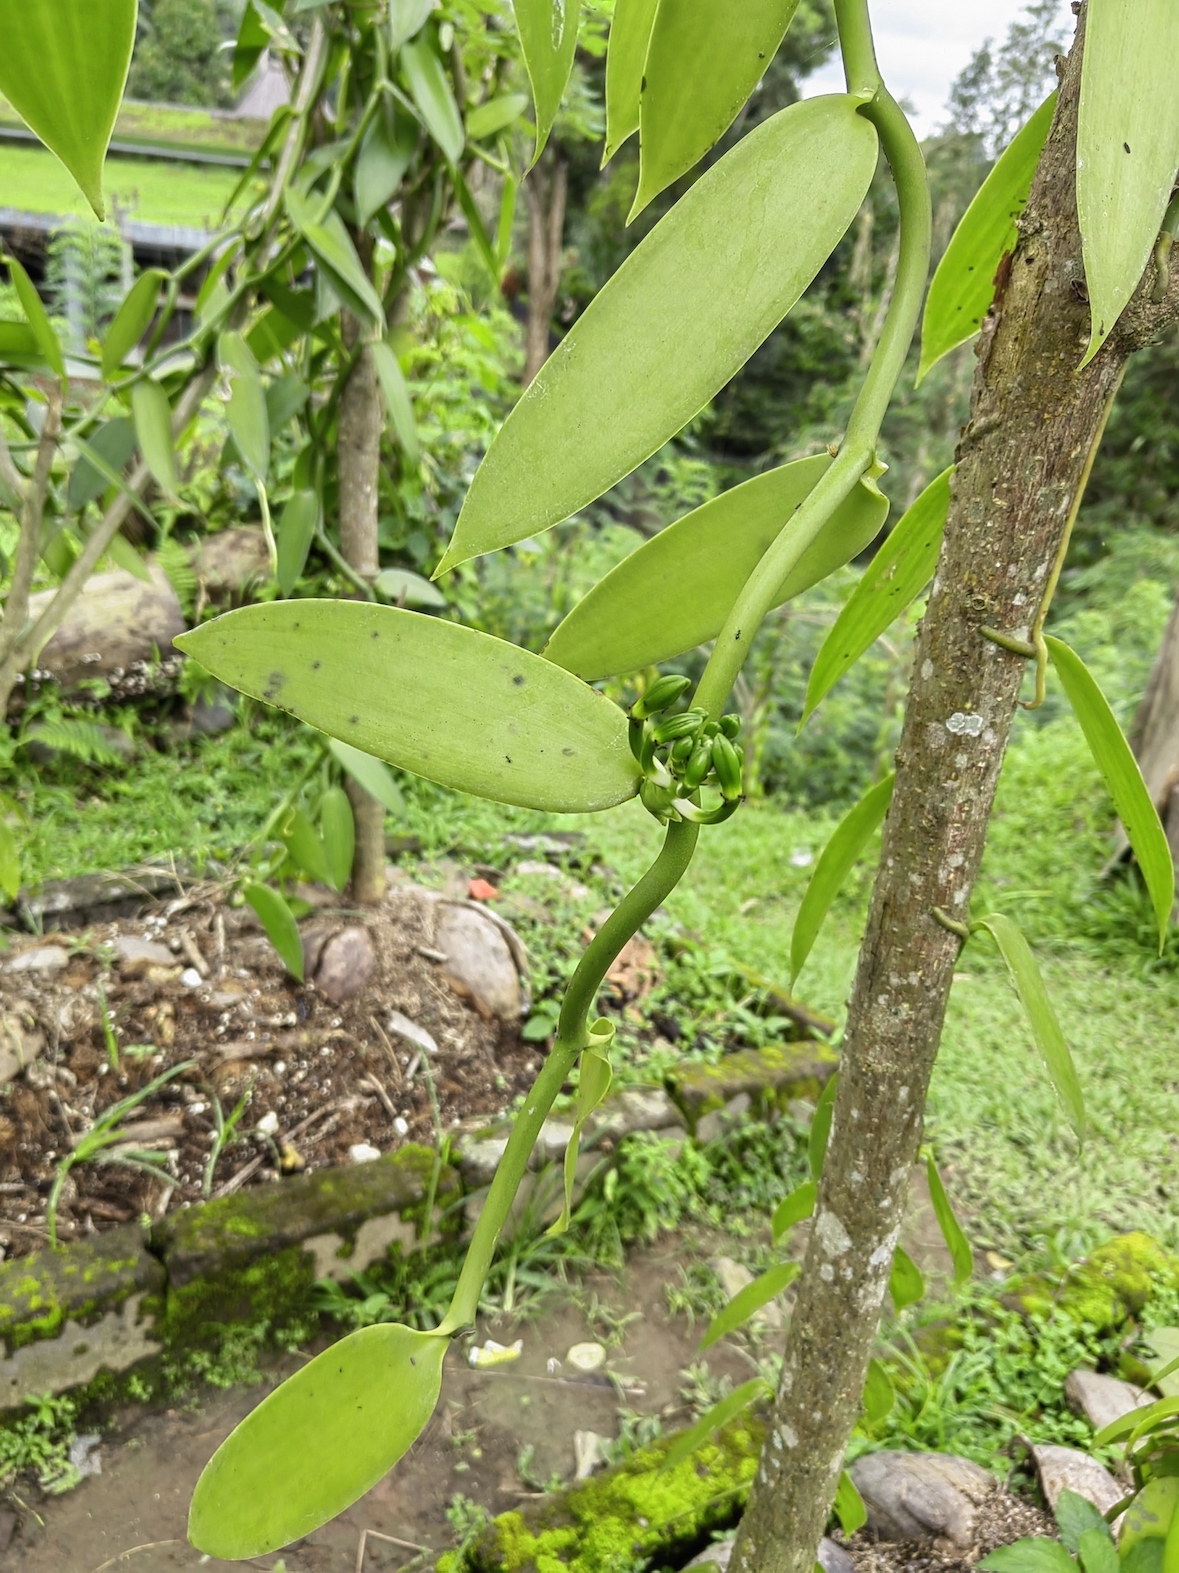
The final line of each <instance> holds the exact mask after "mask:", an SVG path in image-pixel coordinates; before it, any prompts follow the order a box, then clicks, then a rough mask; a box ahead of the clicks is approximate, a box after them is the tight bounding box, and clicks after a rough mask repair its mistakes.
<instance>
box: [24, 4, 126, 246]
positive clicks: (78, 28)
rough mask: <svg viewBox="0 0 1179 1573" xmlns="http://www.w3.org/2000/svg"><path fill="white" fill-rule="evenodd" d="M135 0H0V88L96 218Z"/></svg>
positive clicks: (102, 210)
mask: <svg viewBox="0 0 1179 1573" xmlns="http://www.w3.org/2000/svg"><path fill="white" fill-rule="evenodd" d="M137 9H138V8H137V5H136V0H2V3H0V39H3V46H2V47H0V93H3V94H4V96H5V98H7V99H8V102H9V103H10V104H11V105H12V107H13V109H15V110H16V112H17V114H18V115H19V116H20V117H21V119H22V120H23V121H24V122H25V124H26V125H27V126H28V127H29V129H30V130H31V131H35V132H36V134H37V135H38V136H39V137H40V138H41V140H42V142H44V144H45V146H46V147H47V148H50V149H51V150H52V151H53V152H54V153H56V154H57V156H58V158H59V159H60V160H61V161H62V163H63V164H64V165H65V167H66V168H67V169H68V170H69V172H70V174H71V175H73V177H74V179H75V180H76V181H77V182H78V185H79V186H80V187H81V188H82V194H83V195H84V196H85V198H86V200H87V202H89V204H90V206H91V207H92V208H93V209H94V211H95V213H96V214H97V215H98V217H99V218H100V219H102V218H105V217H106V209H105V206H104V203H103V197H102V164H103V159H104V158H105V157H106V149H107V144H108V143H109V141H110V138H111V132H112V131H113V130H114V125H115V116H116V115H117V114H118V112H119V104H120V103H121V101H122V98H123V86H124V84H125V82H126V80H127V70H128V68H129V66H130V64H131V50H132V47H133V45H134V43H135V19H136V13H137Z"/></svg>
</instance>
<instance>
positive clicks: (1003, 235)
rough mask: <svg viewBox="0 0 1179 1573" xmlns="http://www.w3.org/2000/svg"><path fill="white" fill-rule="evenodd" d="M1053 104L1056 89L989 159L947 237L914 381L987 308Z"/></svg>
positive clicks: (969, 334)
mask: <svg viewBox="0 0 1179 1573" xmlns="http://www.w3.org/2000/svg"><path fill="white" fill-rule="evenodd" d="M1055 110H1056V94H1055V93H1050V94H1049V96H1048V97H1047V98H1046V99H1045V100H1044V102H1043V103H1042V104H1041V105H1040V107H1039V109H1037V110H1036V112H1035V114H1034V115H1033V116H1032V118H1031V119H1030V120H1029V121H1028V122H1027V124H1026V125H1025V126H1023V127H1022V128H1021V129H1020V130H1019V131H1017V132H1016V134H1015V136H1014V137H1013V138H1012V140H1011V142H1010V143H1009V144H1008V146H1007V147H1006V149H1005V150H1004V151H1003V153H1002V154H1001V155H1000V156H999V158H998V159H997V160H996V161H995V164H994V167H993V168H992V170H991V172H990V174H989V175H988V176H987V178H986V179H985V180H984V181H983V183H982V185H981V186H980V188H979V190H978V192H977V193H976V195H975V197H974V200H973V202H971V204H970V206H969V207H968V208H967V209H966V212H965V213H964V214H963V215H962V219H961V221H960V223H959V225H958V228H957V229H956V230H955V231H954V233H953V235H952V236H951V237H950V244H949V245H948V246H947V247H946V249H945V251H944V252H943V254H942V260H941V261H940V262H939V263H938V265H937V272H936V273H935V274H934V275H933V283H932V284H931V285H930V286H929V295H928V297H927V299H926V302H925V316H924V318H923V319H922V323H921V365H920V368H919V369H918V372H917V381H918V382H920V381H921V379H922V377H924V376H925V374H926V372H927V371H929V369H930V367H932V366H934V365H935V364H936V363H937V362H938V361H939V360H941V358H942V356H943V355H947V354H948V353H949V352H950V350H952V349H955V348H956V347H957V346H958V345H959V344H964V343H965V342H966V340H967V339H969V338H973V336H974V335H975V334H976V333H977V332H978V330H979V327H980V326H981V324H982V320H983V318H984V317H985V316H986V314H987V312H988V311H989V310H990V308H991V302H992V301H993V300H994V298H995V274H996V272H997V270H998V267H999V264H1000V262H1001V261H1002V260H1003V256H1004V254H1005V253H1006V252H1008V251H1013V250H1014V249H1015V243H1016V241H1017V240H1018V239H1019V232H1018V230H1017V229H1016V227H1015V221H1016V219H1017V218H1018V217H1019V215H1020V214H1021V213H1022V212H1023V210H1024V208H1025V207H1026V206H1027V200H1028V192H1029V191H1030V190H1031V188H1032V176H1033V175H1034V174H1035V173H1036V165H1037V164H1038V163H1039V161H1040V154H1041V152H1042V151H1043V148H1044V143H1045V141H1046V140H1047V138H1048V130H1049V127H1050V126H1051V124H1052V116H1053V114H1054V113H1055Z"/></svg>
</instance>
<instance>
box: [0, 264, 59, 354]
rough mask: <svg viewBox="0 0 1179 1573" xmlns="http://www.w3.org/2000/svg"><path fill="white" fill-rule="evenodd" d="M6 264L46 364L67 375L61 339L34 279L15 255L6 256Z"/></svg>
mask: <svg viewBox="0 0 1179 1573" xmlns="http://www.w3.org/2000/svg"><path fill="white" fill-rule="evenodd" d="M4 265H5V267H6V268H7V269H8V277H9V280H10V282H11V283H12V285H13V288H14V289H15V290H16V293H17V298H18V299H19V301H20V304H21V310H22V311H23V312H24V314H25V316H26V317H27V318H28V320H29V327H30V328H32V330H33V333H34V334H35V336H36V339H37V348H38V350H39V351H40V353H41V356H42V358H43V359H44V361H45V364H46V365H47V366H48V367H49V369H50V371H52V372H53V373H54V374H55V375H56V376H58V377H62V378H64V377H65V357H64V356H63V355H62V352H61V340H60V339H59V338H58V336H57V334H56V333H54V331H53V324H52V323H51V322H50V321H49V314H48V312H47V311H46V310H45V307H44V306H43V305H42V303H41V297H40V295H38V294H37V290H36V287H35V286H34V284H33V281H32V279H31V278H30V277H29V275H28V274H27V273H26V272H25V270H24V268H23V267H22V266H21V264H20V263H19V262H18V261H17V260H16V258H15V257H5V259H4Z"/></svg>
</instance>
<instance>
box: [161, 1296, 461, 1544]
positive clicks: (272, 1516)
mask: <svg viewBox="0 0 1179 1573" xmlns="http://www.w3.org/2000/svg"><path fill="white" fill-rule="evenodd" d="M446 1349H447V1339H446V1338H440V1337H437V1336H435V1335H434V1334H431V1333H418V1332H414V1331H413V1330H412V1329H410V1328H408V1327H401V1326H399V1325H398V1324H397V1323H388V1322H386V1323H383V1324H379V1325H378V1326H376V1327H365V1328H362V1329H361V1331H360V1332H357V1333H352V1334H351V1335H350V1336H349V1337H347V1338H344V1339H342V1340H341V1341H340V1342H339V1343H337V1344H333V1345H332V1346H331V1348H330V1349H325V1350H324V1351H323V1353H322V1354H319V1355H317V1356H316V1357H315V1359H314V1360H311V1361H309V1362H308V1364H307V1365H305V1366H303V1367H302V1368H301V1369H300V1370H298V1371H296V1372H295V1374H294V1376H291V1377H288V1378H287V1380H286V1381H285V1382H284V1383H283V1384H282V1386H281V1387H278V1388H276V1389H275V1391H274V1392H273V1393H270V1394H269V1395H268V1396H267V1397H266V1398H264V1399H263V1400H262V1402H261V1403H260V1404H259V1405H258V1407H257V1408H256V1409H254V1410H251V1412H250V1413H249V1414H248V1415H247V1416H246V1418H245V1419H244V1420H243V1421H242V1422H241V1424H240V1425H239V1426H238V1427H237V1428H236V1429H235V1430H234V1431H232V1432H231V1433H230V1434H229V1436H228V1437H227V1438H226V1440H225V1441H224V1442H222V1444H221V1446H220V1447H219V1448H218V1449H217V1451H216V1452H215V1453H214V1454H213V1457H212V1458H211V1459H210V1461H209V1463H208V1464H207V1465H206V1467H205V1471H204V1473H203V1474H202V1475H201V1478H200V1479H199V1480H198V1481H197V1487H196V1491H195V1492H194V1493H193V1499H192V1507H191V1509H190V1511H189V1518H188V1535H189V1539H190V1540H191V1541H192V1543H193V1545H194V1546H196V1547H197V1549H198V1550H200V1551H204V1552H206V1553H207V1554H208V1555H210V1556H214V1557H222V1558H224V1559H226V1560H227V1561H235V1560H237V1561H240V1560H244V1559H245V1558H247V1557H257V1556H263V1555H265V1554H266V1553H267V1552H271V1551H277V1550H278V1548H279V1547H280V1546H285V1545H287V1544H289V1542H290V1541H292V1540H298V1539H301V1538H302V1537H303V1536H304V1535H309V1534H310V1533H311V1532H312V1530H314V1529H318V1528H319V1527H320V1525H321V1524H325V1523H327V1521H328V1520H329V1519H331V1518H334V1517H335V1516H336V1515H337V1514H338V1513H342V1512H343V1511H344V1509H345V1508H347V1507H350V1506H351V1504H352V1503H353V1502H355V1501H356V1500H357V1498H358V1497H361V1496H363V1495H364V1493H365V1492H366V1491H368V1490H369V1489H370V1488H371V1487H372V1486H374V1485H376V1483H377V1481H378V1480H380V1478H381V1477H382V1475H385V1474H387V1473H388V1472H389V1470H390V1469H392V1467H393V1465H394V1464H395V1463H396V1462H397V1460H398V1459H399V1458H400V1457H401V1456H402V1455H403V1454H404V1453H405V1452H406V1450H407V1449H408V1448H409V1447H411V1446H412V1445H413V1443H414V1442H415V1441H416V1440H417V1438H418V1437H419V1436H420V1435H421V1433H422V1431H423V1430H424V1428H425V1426H426V1424H427V1422H428V1421H429V1419H430V1416H431V1415H432V1414H433V1413H434V1407H435V1405H436V1404H437V1402H438V1392H439V1388H440V1386H441V1382H442V1361H443V1358H444V1356H445V1354H446Z"/></svg>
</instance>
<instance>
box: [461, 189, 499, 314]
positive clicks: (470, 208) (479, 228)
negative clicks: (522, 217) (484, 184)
mask: <svg viewBox="0 0 1179 1573" xmlns="http://www.w3.org/2000/svg"><path fill="white" fill-rule="evenodd" d="M454 194H455V196H456V197H457V198H458V204H459V207H460V208H461V209H462V214H463V217H464V218H465V219H466V221H467V230H468V232H469V234H470V237H471V241H472V244H473V245H474V247H475V250H476V251H477V252H478V253H479V255H480V257H481V258H482V259H483V266H484V267H485V268H486V269H487V276H488V278H489V279H490V281H491V286H492V288H493V289H498V288H499V261H498V259H497V257H496V255H495V247H494V246H493V245H492V243H491V236H490V235H489V234H488V233H487V225H486V224H484V222H483V215H482V213H480V211H479V204H478V203H477V202H476V201H475V197H474V193H473V192H472V191H471V188H470V186H468V185H467V182H466V177H465V176H464V175H463V173H462V171H461V170H457V169H456V170H455V172H454Z"/></svg>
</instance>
